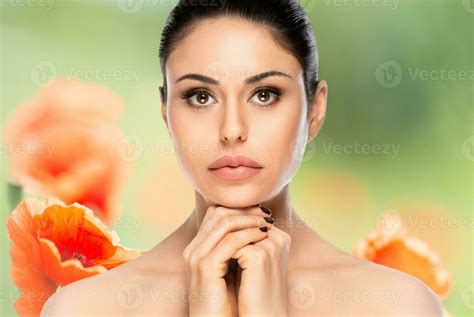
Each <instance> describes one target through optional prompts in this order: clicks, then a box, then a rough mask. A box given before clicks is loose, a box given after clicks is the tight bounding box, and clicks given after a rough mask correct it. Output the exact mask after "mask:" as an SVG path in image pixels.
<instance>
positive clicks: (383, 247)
mask: <svg viewBox="0 0 474 317" xmlns="http://www.w3.org/2000/svg"><path fill="white" fill-rule="evenodd" d="M400 224H401V222H398V221H396V219H394V215H390V217H383V218H382V219H381V221H380V223H379V225H378V227H377V229H376V230H373V231H371V232H369V233H368V234H367V235H366V237H365V238H364V239H361V240H359V241H358V242H357V243H356V245H355V246H354V249H353V255H355V256H358V257H360V258H363V259H367V260H370V261H372V262H375V263H378V264H381V265H385V266H388V267H391V268H394V269H397V270H400V271H403V272H405V273H408V274H410V275H413V276H415V277H417V278H419V279H420V280H421V281H423V282H424V283H425V284H426V285H427V286H429V287H430V288H431V289H432V290H433V291H434V292H435V293H436V294H437V295H438V296H439V297H440V298H446V297H447V296H448V294H449V292H450V291H451V288H452V277H451V274H450V273H449V272H448V271H447V270H446V269H444V268H443V267H442V263H441V259H440V257H439V255H438V254H436V253H435V252H434V251H433V250H432V249H431V248H430V247H429V246H428V244H427V243H426V242H425V241H422V240H420V239H418V238H416V237H414V236H411V235H410V234H409V233H408V232H407V230H406V228H405V227H403V226H401V225H400ZM394 228H395V230H394ZM387 229H388V230H387Z"/></svg>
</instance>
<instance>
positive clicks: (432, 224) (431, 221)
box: [409, 216, 474, 229]
mask: <svg viewBox="0 0 474 317" xmlns="http://www.w3.org/2000/svg"><path fill="white" fill-rule="evenodd" d="M409 221H410V226H412V227H418V228H421V229H474V217H444V216H441V217H421V216H415V217H411V216H410V217H409Z"/></svg>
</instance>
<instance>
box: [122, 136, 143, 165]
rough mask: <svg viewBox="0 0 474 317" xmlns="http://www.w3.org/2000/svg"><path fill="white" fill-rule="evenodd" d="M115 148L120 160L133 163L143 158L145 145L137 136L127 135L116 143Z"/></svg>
mask: <svg viewBox="0 0 474 317" xmlns="http://www.w3.org/2000/svg"><path fill="white" fill-rule="evenodd" d="M115 148H116V150H117V153H118V154H119V156H120V158H121V159H122V160H124V161H126V162H134V161H137V160H138V159H140V158H141V157H142V156H143V152H144V150H145V145H144V143H143V140H142V138H141V137H140V136H139V135H136V134H127V135H125V136H123V137H121V138H120V139H119V140H118V141H117V143H116V145H115Z"/></svg>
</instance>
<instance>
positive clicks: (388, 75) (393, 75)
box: [375, 61, 403, 88]
mask: <svg viewBox="0 0 474 317" xmlns="http://www.w3.org/2000/svg"><path fill="white" fill-rule="evenodd" d="M402 77H403V72H402V66H401V65H400V64H399V63H397V62H396V61H388V62H385V63H383V64H381V65H379V67H377V69H376V70H375V80H376V81H377V82H378V83H379V84H380V85H381V86H382V87H385V88H393V87H395V86H397V85H398V84H399V83H400V82H401V81H402Z"/></svg>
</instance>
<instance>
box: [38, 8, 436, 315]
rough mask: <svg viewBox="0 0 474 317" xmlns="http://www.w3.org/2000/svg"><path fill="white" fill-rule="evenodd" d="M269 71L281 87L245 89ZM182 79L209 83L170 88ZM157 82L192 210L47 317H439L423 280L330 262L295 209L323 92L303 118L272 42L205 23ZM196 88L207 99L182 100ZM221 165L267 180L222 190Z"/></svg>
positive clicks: (269, 83) (287, 65)
mask: <svg viewBox="0 0 474 317" xmlns="http://www.w3.org/2000/svg"><path fill="white" fill-rule="evenodd" d="M269 71H276V72H280V73H281V74H283V75H281V74H280V75H271V76H260V77H258V79H259V80H257V79H256V78H255V77H254V76H255V75H257V74H262V73H267V72H269ZM187 74H199V75H204V76H207V77H209V78H211V79H212V80H213V81H211V82H203V81H201V80H199V79H200V78H201V79H202V77H198V78H196V77H194V78H189V77H188V78H186V79H182V80H178V79H180V78H182V76H185V75H187ZM267 74H268V73H267ZM262 77H263V78H262ZM166 78H167V82H168V87H167V98H166V100H163V101H164V102H163V105H162V116H163V120H164V122H165V124H166V126H167V128H168V132H169V135H170V137H171V138H172V140H173V142H174V145H175V148H176V150H177V151H176V155H177V158H178V162H179V163H180V166H181V168H182V170H183V172H184V173H185V174H186V176H187V177H188V179H189V180H190V181H191V183H192V184H193V186H194V188H195V203H196V204H195V208H194V210H193V211H192V213H191V215H190V216H189V218H188V219H186V221H185V222H184V223H183V224H182V225H180V226H179V227H178V228H177V229H176V230H175V231H173V232H172V233H171V234H170V235H169V236H168V237H167V238H166V239H164V240H163V241H161V242H160V243H159V244H158V245H156V246H155V247H154V248H152V249H151V250H150V251H149V252H147V253H146V254H145V255H143V256H141V257H139V258H137V259H135V260H132V261H130V262H127V263H125V264H123V265H121V266H119V267H117V268H115V269H112V270H110V271H108V272H105V273H102V274H99V275H96V276H93V277H90V278H87V279H83V280H80V281H77V282H74V283H72V284H69V285H67V286H66V287H63V288H62V289H60V290H59V291H58V292H57V293H56V294H55V295H54V296H52V297H51V298H50V300H49V301H48V303H47V304H46V305H45V306H44V308H43V311H42V314H41V315H42V316H69V315H74V316H78V315H83V316H122V315H133V316H348V315H351V316H353V315H359V316H442V315H443V313H442V308H441V305H440V302H439V300H438V299H437V297H436V296H435V294H434V293H433V292H432V291H431V290H430V289H429V288H428V287H426V286H425V285H424V284H423V283H422V282H421V281H420V280H418V279H417V278H414V277H412V276H410V275H408V274H405V273H402V272H399V271H396V270H393V269H390V268H388V267H384V266H381V265H377V264H374V263H372V262H369V261H365V260H362V259H359V258H356V257H354V256H352V255H350V254H347V253H345V252H343V251H341V250H339V249H338V248H337V247H336V246H334V245H332V244H331V243H329V242H328V241H326V240H325V239H324V238H322V237H321V236H319V235H318V234H317V233H316V232H315V231H314V230H313V229H312V228H311V227H310V226H308V225H307V224H306V223H305V222H304V221H303V220H301V218H300V217H299V216H298V214H297V213H296V212H295V210H294V209H293V207H292V204H291V200H290V190H289V184H290V181H291V179H292V178H293V176H294V175H295V174H296V172H297V169H298V167H299V163H300V162H301V158H302V153H304V147H305V146H306V145H307V144H308V143H309V142H311V141H312V140H313V139H314V138H315V137H316V135H317V134H318V132H319V130H320V129H321V127H322V125H323V122H324V118H325V114H326V104H327V94H328V89H327V84H326V82H325V81H320V82H319V84H318V85H317V92H316V96H315V98H314V99H313V101H312V107H311V111H310V112H307V109H309V108H308V104H307V103H306V99H305V90H304V84H303V72H302V68H301V66H300V64H299V63H298V61H297V59H296V58H295V57H294V56H293V55H292V54H290V53H289V52H287V51H286V50H285V49H284V48H283V47H281V46H280V45H279V44H278V43H277V42H276V41H275V40H274V38H273V35H272V33H271V32H270V31H269V30H268V29H266V28H265V27H263V26H260V25H257V24H254V23H252V22H248V21H245V20H241V19H238V18H228V17H220V18H215V19H211V20H206V21H203V22H200V23H199V24H197V25H196V26H195V27H194V29H193V30H192V32H190V33H189V34H188V35H187V36H185V37H184V38H183V39H182V40H181V41H180V42H179V43H178V46H177V48H176V49H175V50H174V51H173V52H172V53H171V55H170V58H169V60H168V62H167V65H166ZM249 78H253V79H254V80H247V81H246V79H249ZM262 87H277V88H278V89H279V90H280V91H281V92H282V93H281V95H280V96H278V95H277V94H275V93H274V91H273V90H267V91H265V92H261V91H260V92H257V91H256V89H258V88H262ZM196 88H200V89H204V90H205V92H204V94H202V92H200V93H198V94H194V95H193V96H190V95H189V91H190V90H192V89H196ZM183 96H184V97H183ZM203 106H206V108H200V107H203ZM196 107H198V108H196ZM196 146H197V147H196ZM196 148H197V149H198V150H196ZM225 154H229V155H238V154H243V155H246V156H249V157H251V158H253V159H254V160H256V161H257V162H259V163H260V164H261V165H262V166H263V169H262V170H261V172H260V173H259V174H257V175H255V176H253V177H252V178H250V179H248V180H245V181H238V182H235V181H225V180H222V179H219V178H217V177H216V176H215V175H213V174H212V173H210V172H209V171H208V169H207V166H209V164H211V163H212V162H213V161H214V160H216V159H217V158H218V157H220V156H222V155H225ZM259 204H261V206H264V207H267V208H269V209H271V211H272V214H271V216H270V217H272V218H273V219H274V223H273V224H271V223H268V222H266V221H265V220H264V219H263V218H264V217H268V215H267V214H265V213H263V212H262V211H261V209H260V208H258V205H259ZM156 212H165V211H163V210H160V209H159V207H158V208H157V211H156ZM341 221H342V220H341ZM261 226H266V227H268V228H269V229H268V231H267V232H263V231H261V230H260V229H258V228H259V227H261ZM237 264H238V265H237Z"/></svg>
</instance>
